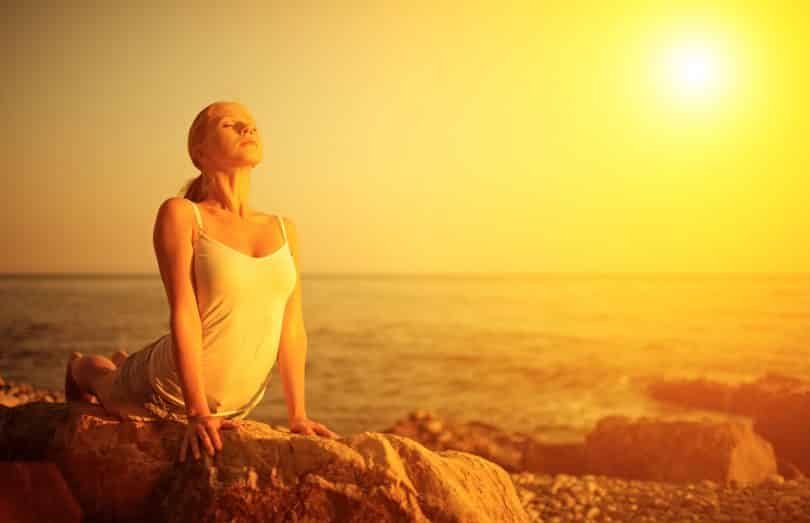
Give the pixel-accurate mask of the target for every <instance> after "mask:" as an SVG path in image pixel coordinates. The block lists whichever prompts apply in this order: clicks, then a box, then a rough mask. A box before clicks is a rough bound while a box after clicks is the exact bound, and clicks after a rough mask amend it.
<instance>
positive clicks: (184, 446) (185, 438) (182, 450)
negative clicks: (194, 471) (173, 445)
mask: <svg viewBox="0 0 810 523" xmlns="http://www.w3.org/2000/svg"><path fill="white" fill-rule="evenodd" d="M187 448H188V431H186V433H185V435H184V436H183V441H182V442H181V443H180V461H181V462H182V461H185V460H186V449H187Z"/></svg>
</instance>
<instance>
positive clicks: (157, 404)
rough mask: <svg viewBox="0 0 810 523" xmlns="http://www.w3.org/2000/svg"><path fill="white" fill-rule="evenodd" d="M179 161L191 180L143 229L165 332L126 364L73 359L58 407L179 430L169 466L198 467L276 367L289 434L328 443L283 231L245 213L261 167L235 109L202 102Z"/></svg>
mask: <svg viewBox="0 0 810 523" xmlns="http://www.w3.org/2000/svg"><path fill="white" fill-rule="evenodd" d="M188 152H189V155H190V156H191V160H192V162H193V163H194V165H195V166H196V167H197V168H198V169H199V170H200V175H199V176H197V177H196V178H195V179H193V180H192V181H191V182H190V183H189V184H188V185H187V186H186V187H185V188H184V191H185V194H184V197H174V198H169V199H167V200H166V201H164V202H163V203H162V205H161V206H160V209H159V210H158V213H157V219H156V221H155V228H154V238H153V240H154V247H155V253H156V255H157V261H158V266H159V268H160V275H161V277H162V279H163V285H164V287H165V290H166V296H167V298H168V302H169V307H170V332H169V333H167V334H164V335H163V336H161V337H160V338H158V339H156V340H154V341H152V342H151V343H149V344H147V345H146V346H145V347H143V348H142V349H140V350H138V351H137V352H134V353H133V354H132V355H127V354H126V353H125V352H122V351H119V352H117V353H115V354H113V356H112V358H110V359H108V358H105V357H103V356H97V355H87V356H83V355H82V354H81V353H78V352H74V353H73V354H71V356H70V358H69V361H68V363H67V369H66V376H65V395H66V397H67V399H68V400H78V401H89V402H95V401H96V399H97V400H98V402H100V403H101V405H102V406H103V407H104V408H105V409H106V410H107V411H108V412H110V413H111V414H113V415H115V416H118V417H121V418H123V419H156V418H157V419H174V420H177V421H181V422H184V423H186V424H187V426H186V431H185V435H184V437H183V441H182V443H181V444H180V452H179V459H180V461H184V460H185V458H186V453H187V449H188V448H189V447H190V448H191V451H192V453H193V454H194V458H195V459H199V457H200V450H201V448H202V449H203V450H205V451H207V452H208V453H209V454H211V455H214V453H215V451H217V450H221V449H222V439H221V437H220V433H219V431H220V429H233V428H236V427H237V426H238V420H240V419H243V418H244V417H245V416H247V415H248V413H249V412H250V411H251V410H253V408H254V407H256V405H257V404H258V403H259V401H260V400H261V399H262V397H263V395H264V391H265V389H266V387H267V384H268V381H269V379H270V375H271V370H272V368H273V366H274V365H275V362H276V361H278V363H279V371H280V374H281V377H282V381H283V386H284V394H285V398H286V403H287V413H288V418H289V425H290V431H291V432H297V433H301V434H310V435H323V436H327V437H331V438H335V437H338V435H337V434H336V433H334V432H332V431H331V430H329V429H328V428H327V427H326V426H324V425H323V424H321V423H317V422H315V421H313V420H311V419H309V418H308V417H307V413H306V408H305V403H304V366H305V359H306V350H307V335H306V331H305V329H304V320H303V316H302V310H301V309H302V308H301V279H300V276H299V271H298V247H297V236H296V230H295V225H294V224H293V222H291V221H290V220H288V219H286V218H284V217H282V216H280V215H272V214H271V215H268V214H264V213H261V212H258V211H256V210H254V209H253V208H251V207H250V206H249V204H248V200H249V189H250V176H251V172H252V170H253V168H254V167H255V166H256V164H258V163H259V162H260V161H261V159H262V140H261V135H260V134H259V131H258V129H257V127H256V121H255V120H254V119H253V117H252V116H251V114H250V112H249V111H248V110H247V108H245V107H244V106H243V105H242V104H239V103H236V102H215V103H212V104H210V105H208V106H207V107H205V108H204V109H203V110H202V111H200V113H199V114H198V115H197V117H196V118H195V119H194V122H193V123H192V124H191V128H190V130H189V135H188Z"/></svg>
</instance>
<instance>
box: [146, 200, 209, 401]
mask: <svg viewBox="0 0 810 523" xmlns="http://www.w3.org/2000/svg"><path fill="white" fill-rule="evenodd" d="M190 207H191V206H190V205H189V204H188V202H186V201H184V199H183V198H180V197H173V198H169V199H167V200H166V201H164V202H163V204H162V205H161V206H160V209H159V210H158V215H157V219H156V221H155V228H154V235H153V242H154V247H155V254H156V255H157V261H158V266H159V267H160V276H161V278H162V279H163V285H164V287H165V288H166V296H167V298H168V300H169V307H170V309H171V321H170V325H171V332H172V342H173V343H172V349H173V351H172V352H173V356H174V362H175V366H176V368H177V373H178V376H179V378H180V386H181V388H182V390H183V399H184V401H185V404H186V413H187V415H189V416H196V415H202V416H206V415H209V414H210V413H211V412H210V410H209V409H208V402H207V400H206V397H205V389H204V384H203V379H202V324H201V321H200V313H199V309H198V308H197V298H196V296H195V294H194V287H193V282H192V254H193V246H192V243H191V239H192V231H193V229H192V227H193V226H192V221H193V220H194V217H193V211H192V209H191V208H190Z"/></svg>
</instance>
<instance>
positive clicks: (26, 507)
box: [0, 461, 84, 523]
mask: <svg viewBox="0 0 810 523" xmlns="http://www.w3.org/2000/svg"><path fill="white" fill-rule="evenodd" d="M83 517H84V516H83V514H82V509H81V507H80V506H79V504H78V503H77V502H76V498H74V497H73V494H72V493H71V492H70V489H69V488H68V486H67V484H66V483H65V479H64V477H62V473H61V472H60V471H59V469H58V468H57V467H56V465H54V464H53V463H48V462H41V461H22V462H17V461H5V462H0V521H4V522H9V523H10V522H14V523H28V522H31V523H39V522H41V521H59V522H61V523H80V522H81V521H82V519H83Z"/></svg>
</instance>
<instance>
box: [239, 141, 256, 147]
mask: <svg viewBox="0 0 810 523" xmlns="http://www.w3.org/2000/svg"><path fill="white" fill-rule="evenodd" d="M249 144H253V145H256V142H255V141H253V140H245V141H244V142H242V143H240V144H239V145H240V146H241V145H249Z"/></svg>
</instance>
